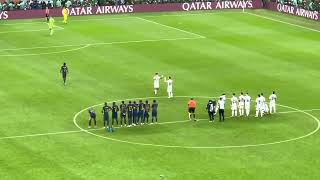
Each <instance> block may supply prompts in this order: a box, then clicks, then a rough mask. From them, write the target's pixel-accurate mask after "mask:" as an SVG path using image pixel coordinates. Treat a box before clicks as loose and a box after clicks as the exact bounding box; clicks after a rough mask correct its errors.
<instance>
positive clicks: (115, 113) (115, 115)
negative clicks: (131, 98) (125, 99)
mask: <svg viewBox="0 0 320 180" xmlns="http://www.w3.org/2000/svg"><path fill="white" fill-rule="evenodd" d="M118 111H119V107H118V105H116V102H113V103H112V127H113V124H114V121H116V122H117V126H118V125H119V122H118Z"/></svg>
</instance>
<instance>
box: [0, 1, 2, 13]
mask: <svg viewBox="0 0 320 180" xmlns="http://www.w3.org/2000/svg"><path fill="white" fill-rule="evenodd" d="M1 11H2V4H1V2H0V12H1Z"/></svg>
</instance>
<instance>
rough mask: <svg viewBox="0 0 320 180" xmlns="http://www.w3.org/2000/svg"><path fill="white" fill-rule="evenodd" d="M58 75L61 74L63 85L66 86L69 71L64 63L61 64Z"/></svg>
mask: <svg viewBox="0 0 320 180" xmlns="http://www.w3.org/2000/svg"><path fill="white" fill-rule="evenodd" d="M60 73H61V74H62V79H63V84H64V85H67V74H68V73H69V70H68V67H67V64H66V63H63V65H62V66H61V69H60Z"/></svg>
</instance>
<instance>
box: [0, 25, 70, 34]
mask: <svg viewBox="0 0 320 180" xmlns="http://www.w3.org/2000/svg"><path fill="white" fill-rule="evenodd" d="M56 27H57V29H55V30H63V29H64V28H63V27H60V26H56ZM38 31H49V29H48V28H47V29H32V30H15V31H0V34H7V33H21V32H38Z"/></svg>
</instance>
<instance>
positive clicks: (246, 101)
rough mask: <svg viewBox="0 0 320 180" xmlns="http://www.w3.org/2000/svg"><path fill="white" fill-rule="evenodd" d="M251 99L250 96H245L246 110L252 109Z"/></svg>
mask: <svg viewBox="0 0 320 180" xmlns="http://www.w3.org/2000/svg"><path fill="white" fill-rule="evenodd" d="M250 102H251V97H250V96H249V95H245V96H244V103H245V106H246V108H250Z"/></svg>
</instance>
